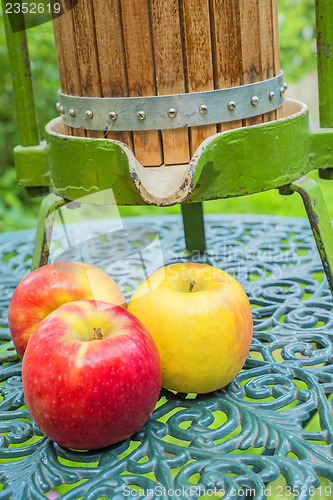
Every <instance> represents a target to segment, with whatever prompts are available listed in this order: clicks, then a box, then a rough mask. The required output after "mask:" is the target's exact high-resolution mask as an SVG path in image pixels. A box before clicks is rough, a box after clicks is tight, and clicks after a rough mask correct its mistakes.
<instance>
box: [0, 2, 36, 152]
mask: <svg viewBox="0 0 333 500" xmlns="http://www.w3.org/2000/svg"><path fill="white" fill-rule="evenodd" d="M5 3H6V2H5V0H2V12H3V17H4V23H5V32H6V39H7V47H8V55H9V62H10V68H11V72H12V80H13V86H14V97H15V107H16V117H17V124H18V128H19V134H20V144H21V146H37V145H38V144H39V131H38V122H37V116H36V109H35V103H34V94H33V88H32V80H31V69H30V59H29V52H28V42H27V37H26V31H25V30H22V28H23V27H24V16H23V14H22V13H19V14H6V8H5ZM9 16H10V18H9ZM9 19H10V21H9ZM15 27H16V28H17V29H21V31H16V30H15ZM13 28H14V31H16V32H15V33H14V32H13Z"/></svg>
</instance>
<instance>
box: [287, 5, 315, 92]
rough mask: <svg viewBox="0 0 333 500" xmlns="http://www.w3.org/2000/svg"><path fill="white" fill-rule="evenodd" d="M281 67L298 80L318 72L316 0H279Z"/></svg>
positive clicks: (288, 77)
mask: <svg viewBox="0 0 333 500" xmlns="http://www.w3.org/2000/svg"><path fill="white" fill-rule="evenodd" d="M278 5H279V32H280V51H281V68H282V69H283V71H284V73H285V75H286V80H287V81H288V82H290V81H296V80H298V79H299V78H300V77H301V76H302V75H304V74H305V73H308V72H310V71H313V70H315V69H316V64H317V63H316V50H317V49H316V33H315V31H316V28H315V27H316V23H315V0H278Z"/></svg>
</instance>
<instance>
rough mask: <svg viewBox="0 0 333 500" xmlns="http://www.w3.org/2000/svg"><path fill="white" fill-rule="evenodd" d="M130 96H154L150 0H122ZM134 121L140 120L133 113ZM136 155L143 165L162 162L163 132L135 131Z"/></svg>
mask: <svg viewBox="0 0 333 500" xmlns="http://www.w3.org/2000/svg"><path fill="white" fill-rule="evenodd" d="M121 12H122V21H123V32H124V43H125V54H126V64H127V77H128V90H129V95H130V96H149V95H155V93H156V86H155V72H154V59H153V49H152V40H151V27H150V15H149V5H148V0H121ZM133 120H137V117H136V116H134V117H133ZM133 142H134V151H135V156H136V157H137V159H138V160H139V162H140V163H142V164H143V165H151V166H153V165H161V163H162V162H163V156H162V145H161V140H160V132H159V131H157V130H152V131H139V132H133Z"/></svg>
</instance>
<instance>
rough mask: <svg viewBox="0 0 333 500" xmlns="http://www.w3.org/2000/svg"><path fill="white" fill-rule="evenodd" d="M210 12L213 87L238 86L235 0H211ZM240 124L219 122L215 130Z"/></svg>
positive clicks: (239, 50) (238, 39)
mask: <svg viewBox="0 0 333 500" xmlns="http://www.w3.org/2000/svg"><path fill="white" fill-rule="evenodd" d="M211 13H212V15H211V18H212V19H211V23H212V26H213V30H212V32H213V37H214V43H213V48H214V53H215V54H214V77H215V88H220V89H224V88H229V87H238V86H239V85H242V84H243V78H242V74H241V71H240V69H241V66H240V64H241V61H240V57H239V56H240V54H241V46H240V33H238V30H237V26H238V12H237V9H236V4H235V0H223V2H221V0H211ZM241 126H242V120H235V121H233V122H227V123H221V124H219V125H218V126H217V130H218V132H223V131H224V130H230V129H234V128H239V127H241Z"/></svg>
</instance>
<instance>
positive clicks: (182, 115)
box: [57, 72, 286, 131]
mask: <svg viewBox="0 0 333 500" xmlns="http://www.w3.org/2000/svg"><path fill="white" fill-rule="evenodd" d="M285 90H286V85H285V84H284V82H283V72H281V73H280V75H278V76H276V77H274V78H270V79H268V80H264V81H261V82H257V83H251V84H249V85H242V86H240V87H231V88H227V89H219V90H211V91H207V92H194V93H188V94H175V95H161V96H147V97H110V98H109V97H77V96H71V95H66V94H63V93H62V92H60V91H59V92H58V95H59V102H58V103H57V109H58V111H59V112H60V114H61V116H62V120H63V123H64V124H65V125H68V126H69V127H73V128H79V127H83V128H85V129H87V130H104V131H105V130H111V129H112V131H130V130H165V129H173V128H182V127H196V126H201V125H210V124H214V123H223V122H230V121H234V120H241V119H244V118H250V117H253V116H257V115H261V114H264V113H269V112H270V111H274V110H275V109H277V108H279V107H280V106H282V104H283V100H284V93H285Z"/></svg>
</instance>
